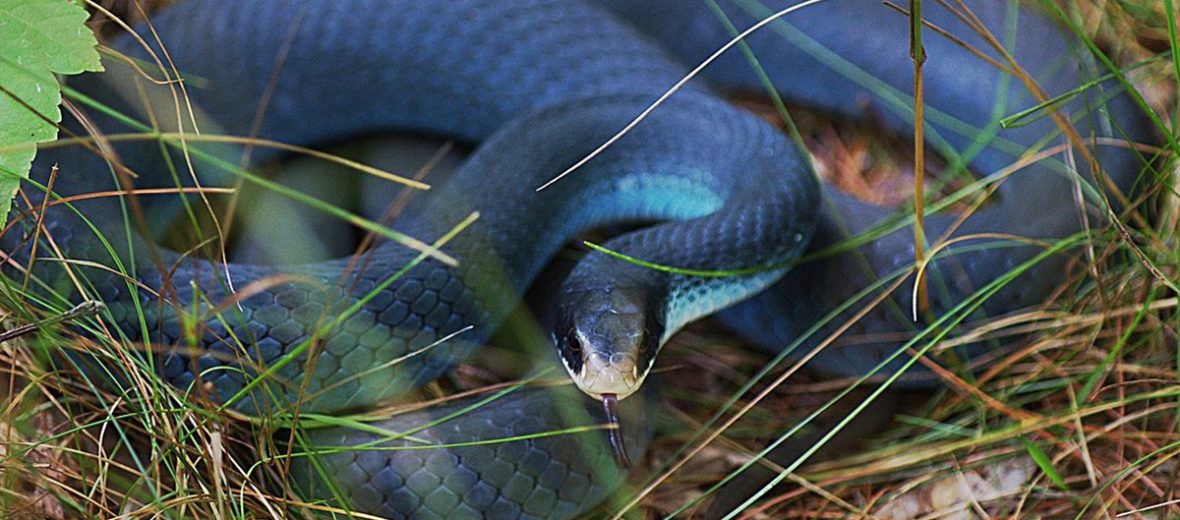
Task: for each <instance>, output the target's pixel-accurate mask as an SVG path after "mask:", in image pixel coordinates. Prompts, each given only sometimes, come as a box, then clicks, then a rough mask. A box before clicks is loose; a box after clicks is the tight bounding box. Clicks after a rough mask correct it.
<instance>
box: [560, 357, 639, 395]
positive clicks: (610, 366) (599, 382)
mask: <svg viewBox="0 0 1180 520" xmlns="http://www.w3.org/2000/svg"><path fill="white" fill-rule="evenodd" d="M584 359H585V365H584V366H585V369H584V370H583V371H582V374H581V377H575V378H574V382H575V383H577V385H578V388H580V389H581V390H582V391H583V392H585V393H586V394H588V395H590V396H591V397H594V398H596V399H601V398H602V396H603V394H614V395H616V396H617V398H618V399H623V398H625V397H627V396H629V395H631V394H633V393H635V391H636V390H639V387H640V386H641V385H642V384H643V377H642V376H643V374H640V372H639V365H638V363H637V362H636V359H635V356H634V355H632V354H631V353H629V352H611V353H603V352H587V353H586V357H585V358H584Z"/></svg>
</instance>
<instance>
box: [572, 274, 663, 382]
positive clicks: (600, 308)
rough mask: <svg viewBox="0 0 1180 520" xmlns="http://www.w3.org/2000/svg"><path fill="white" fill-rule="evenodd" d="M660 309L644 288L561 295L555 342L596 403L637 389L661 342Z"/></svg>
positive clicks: (610, 288) (586, 290) (598, 289)
mask: <svg viewBox="0 0 1180 520" xmlns="http://www.w3.org/2000/svg"><path fill="white" fill-rule="evenodd" d="M658 307H659V306H658V305H652V302H651V299H650V298H648V297H647V291H645V290H643V289H640V288H626V287H617V286H605V287H593V288H579V289H573V288H569V287H567V288H565V289H564V290H563V291H562V302H561V303H560V304H559V309H558V313H557V323H556V325H555V327H554V329H553V341H554V343H555V344H556V346H557V351H558V354H559V355H560V357H561V361H562V364H563V365H565V368H566V370H567V371H569V373H570V376H571V377H572V378H573V380H574V383H576V384H577V385H578V388H579V389H581V390H582V391H583V392H585V393H586V394H587V395H589V396H590V397H593V398H595V399H602V397H603V395H612V394H613V395H615V396H617V398H618V399H623V398H625V397H627V396H629V395H631V394H632V393H635V391H636V390H638V389H639V387H640V386H641V385H642V384H643V380H644V379H645V378H646V377H647V373H648V371H649V370H651V366H652V363H653V362H654V361H655V357H656V353H657V352H658V351H659V348H660V343H661V341H662V340H663V332H664V326H663V313H662V312H661V311H660V309H659V308H658Z"/></svg>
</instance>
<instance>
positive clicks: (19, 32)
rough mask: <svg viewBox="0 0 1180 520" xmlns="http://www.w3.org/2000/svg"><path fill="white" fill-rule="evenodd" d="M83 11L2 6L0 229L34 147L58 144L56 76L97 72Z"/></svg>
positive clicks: (55, 3) (7, 2) (45, 2)
mask: <svg viewBox="0 0 1180 520" xmlns="http://www.w3.org/2000/svg"><path fill="white" fill-rule="evenodd" d="M86 17H87V13H86V10H85V9H83V8H82V7H81V6H79V5H77V4H75V3H73V2H67V1H64V0H0V225H3V224H4V221H5V220H6V219H7V218H8V209H9V208H10V207H11V203H12V197H13V196H14V195H16V190H17V188H18V187H19V186H20V180H21V179H23V178H27V177H28V175H29V168H30V167H31V166H32V163H33V157H34V156H35V155H36V154H37V143H44V142H48V141H52V140H54V139H56V138H57V127H56V126H55V125H56V123H59V122H61V110H60V109H59V108H58V105H60V104H61V85H60V84H59V83H58V81H57V78H56V77H55V76H54V74H78V73H81V72H85V71H94V72H97V71H101V70H102V64H101V63H100V62H99V58H98V51H97V50H96V49H95V47H96V46H97V45H98V42H97V40H95V38H94V33H93V32H91V31H90V28H88V27H86Z"/></svg>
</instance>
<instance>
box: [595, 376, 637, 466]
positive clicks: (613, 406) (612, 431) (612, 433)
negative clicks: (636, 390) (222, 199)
mask: <svg viewBox="0 0 1180 520" xmlns="http://www.w3.org/2000/svg"><path fill="white" fill-rule="evenodd" d="M602 411H603V412H605V413H606V424H607V426H608V428H607V430H606V436H607V438H608V439H610V447H611V450H612V451H614V453H615V462H617V463H618V464H619V466H621V467H623V468H626V469H631V457H628V456H627V448H626V446H624V445H623V426H622V425H621V424H619V396H618V395H617V394H602Z"/></svg>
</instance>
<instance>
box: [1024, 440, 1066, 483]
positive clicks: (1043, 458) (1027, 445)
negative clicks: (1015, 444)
mask: <svg viewBox="0 0 1180 520" xmlns="http://www.w3.org/2000/svg"><path fill="white" fill-rule="evenodd" d="M1020 443H1021V444H1024V449H1026V450H1028V454H1029V456H1030V457H1032V459H1033V462H1036V463H1037V467H1039V468H1041V471H1044V472H1045V476H1046V477H1048V478H1049V481H1050V482H1053V484H1054V485H1056V486H1057V488H1058V489H1060V490H1062V491H1066V492H1068V491H1069V486H1068V485H1066V483H1065V478H1063V477H1062V476H1061V473H1058V472H1057V468H1055V467H1053V458H1052V457H1049V454H1048V453H1045V450H1042V449H1041V447H1040V446H1037V444H1036V443H1035V442H1033V441H1030V440H1028V439H1026V438H1024V437H1020Z"/></svg>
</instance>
